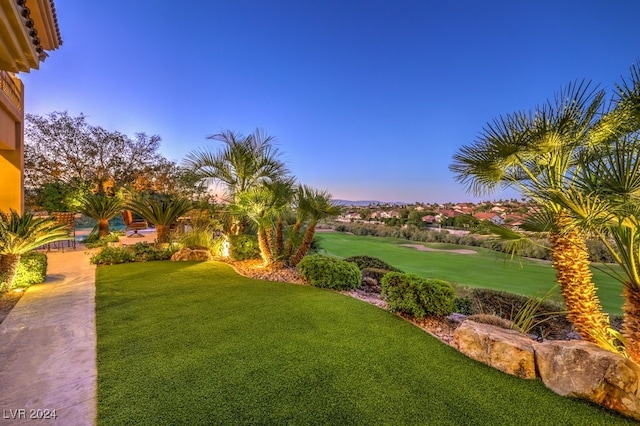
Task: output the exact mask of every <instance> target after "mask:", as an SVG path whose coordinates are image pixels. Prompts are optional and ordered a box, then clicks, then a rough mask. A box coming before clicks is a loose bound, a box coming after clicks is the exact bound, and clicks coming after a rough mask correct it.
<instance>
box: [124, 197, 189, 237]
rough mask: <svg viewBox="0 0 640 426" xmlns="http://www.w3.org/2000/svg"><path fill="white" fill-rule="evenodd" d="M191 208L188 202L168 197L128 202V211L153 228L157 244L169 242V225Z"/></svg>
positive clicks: (183, 199) (184, 199)
mask: <svg viewBox="0 0 640 426" xmlns="http://www.w3.org/2000/svg"><path fill="white" fill-rule="evenodd" d="M192 208H193V203H192V202H191V201H190V200H188V199H186V198H171V197H168V196H155V197H146V198H138V199H134V200H132V201H130V202H129V209H131V210H132V211H133V212H135V213H137V214H139V215H140V216H142V217H143V218H145V219H146V220H147V221H148V222H150V223H152V224H153V225H154V226H155V228H156V242H157V243H158V244H161V243H168V242H170V241H171V225H172V224H174V223H176V222H177V220H178V218H179V217H180V216H183V215H184V214H185V213H187V212H188V211H189V210H191V209H192Z"/></svg>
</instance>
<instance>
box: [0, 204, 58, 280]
mask: <svg viewBox="0 0 640 426" xmlns="http://www.w3.org/2000/svg"><path fill="white" fill-rule="evenodd" d="M67 239H69V234H68V232H67V229H66V227H65V225H61V224H57V223H56V221H55V219H52V218H35V217H33V215H32V214H31V213H25V214H24V215H22V216H20V215H19V214H18V213H17V212H16V211H15V210H11V213H10V214H9V215H8V217H7V218H6V219H3V220H0V275H4V276H5V277H6V282H7V287H8V288H11V287H13V284H14V281H15V277H16V271H17V270H18V264H19V263H20V257H21V256H22V255H23V254H24V253H27V252H29V251H32V250H35V249H36V248H38V247H40V246H42V245H45V244H48V243H52V242H55V241H62V240H67Z"/></svg>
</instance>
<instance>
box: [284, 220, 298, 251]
mask: <svg viewBox="0 0 640 426" xmlns="http://www.w3.org/2000/svg"><path fill="white" fill-rule="evenodd" d="M301 227H302V222H300V221H297V222H296V223H295V224H294V225H293V227H292V228H291V235H292V237H291V238H289V240H288V241H287V244H286V246H285V248H284V254H285V257H286V258H287V259H288V258H291V256H292V255H293V241H294V239H295V236H297V235H298V233H299V232H300V228H301Z"/></svg>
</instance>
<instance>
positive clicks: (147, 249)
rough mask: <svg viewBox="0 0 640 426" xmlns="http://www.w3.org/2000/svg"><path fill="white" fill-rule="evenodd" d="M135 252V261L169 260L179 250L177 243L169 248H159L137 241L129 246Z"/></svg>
mask: <svg viewBox="0 0 640 426" xmlns="http://www.w3.org/2000/svg"><path fill="white" fill-rule="evenodd" d="M129 249H130V250H131V251H132V252H133V257H134V261H135V262H149V261H153V260H169V259H171V255H172V254H173V253H175V252H176V251H178V248H177V247H176V246H175V245H170V246H169V247H167V248H157V247H154V246H152V245H150V244H147V243H136V244H134V245H132V246H131V247H130V248H129Z"/></svg>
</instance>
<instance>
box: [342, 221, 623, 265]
mask: <svg viewBox="0 0 640 426" xmlns="http://www.w3.org/2000/svg"><path fill="white" fill-rule="evenodd" d="M335 230H336V231H338V232H350V233H352V234H354V235H361V236H364V235H367V236H374V237H389V238H402V239H405V240H410V241H419V242H425V243H448V244H458V245H464V246H472V247H484V248H488V249H491V250H495V251H499V252H505V253H510V249H509V248H508V246H507V245H506V244H505V243H502V242H500V241H492V240H490V239H489V238H488V237H487V236H486V235H480V234H467V235H454V234H450V233H448V232H446V231H442V232H440V231H432V230H426V229H422V228H419V227H417V226H415V225H409V226H407V227H405V228H398V227H389V226H385V225H372V224H347V223H340V224H338V225H336V226H335ZM587 247H588V249H589V257H590V260H591V261H592V262H606V263H613V262H614V260H613V258H612V257H611V254H610V253H609V252H608V251H607V249H606V248H605V247H604V245H603V244H602V242H600V241H597V240H589V241H588V242H587ZM515 254H516V255H517V256H522V257H529V258H533V259H544V260H551V253H550V251H549V243H548V241H547V240H546V239H542V238H541V239H533V242H531V243H527V244H524V245H523V246H522V247H520V248H519V249H518V250H517V251H516V253H515Z"/></svg>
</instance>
